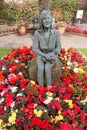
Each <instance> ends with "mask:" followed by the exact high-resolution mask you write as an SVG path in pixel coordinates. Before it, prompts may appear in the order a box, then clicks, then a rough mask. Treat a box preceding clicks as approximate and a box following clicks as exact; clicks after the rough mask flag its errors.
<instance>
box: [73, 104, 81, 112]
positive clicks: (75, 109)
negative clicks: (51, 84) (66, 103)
mask: <svg viewBox="0 0 87 130" xmlns="http://www.w3.org/2000/svg"><path fill="white" fill-rule="evenodd" d="M73 108H74V112H75V114H77V113H79V112H80V111H81V109H80V107H79V106H77V105H76V104H73Z"/></svg>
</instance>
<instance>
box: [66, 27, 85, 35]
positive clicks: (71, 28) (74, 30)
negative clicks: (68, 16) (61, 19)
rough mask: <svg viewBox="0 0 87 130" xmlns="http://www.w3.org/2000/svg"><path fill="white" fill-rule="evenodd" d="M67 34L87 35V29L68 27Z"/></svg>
mask: <svg viewBox="0 0 87 130" xmlns="http://www.w3.org/2000/svg"><path fill="white" fill-rule="evenodd" d="M66 32H73V33H79V34H85V35H86V34H87V29H81V28H78V27H74V26H67V27H66Z"/></svg>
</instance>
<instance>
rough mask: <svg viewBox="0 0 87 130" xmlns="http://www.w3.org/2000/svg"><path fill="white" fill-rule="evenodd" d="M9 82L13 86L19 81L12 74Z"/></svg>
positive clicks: (9, 76)
mask: <svg viewBox="0 0 87 130" xmlns="http://www.w3.org/2000/svg"><path fill="white" fill-rule="evenodd" d="M8 80H9V82H10V83H11V84H12V85H13V84H15V82H16V81H17V77H16V75H15V74H14V73H11V74H9V75H8Z"/></svg>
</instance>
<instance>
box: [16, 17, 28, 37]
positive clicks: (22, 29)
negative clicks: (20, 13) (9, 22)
mask: <svg viewBox="0 0 87 130" xmlns="http://www.w3.org/2000/svg"><path fill="white" fill-rule="evenodd" d="M17 26H18V32H19V34H21V35H24V34H26V30H27V22H25V21H24V20H23V19H22V18H21V19H19V21H18V22H17Z"/></svg>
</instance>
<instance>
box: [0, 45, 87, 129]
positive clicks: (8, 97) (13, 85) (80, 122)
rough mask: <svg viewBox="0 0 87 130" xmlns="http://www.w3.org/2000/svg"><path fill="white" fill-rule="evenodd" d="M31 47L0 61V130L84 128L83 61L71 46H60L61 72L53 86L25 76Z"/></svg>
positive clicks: (86, 77)
mask: <svg viewBox="0 0 87 130" xmlns="http://www.w3.org/2000/svg"><path fill="white" fill-rule="evenodd" d="M34 57H35V54H34V53H33V52H32V47H30V48H28V47H26V46H23V47H22V48H18V49H15V50H12V51H11V52H10V53H9V54H7V55H6V56H5V57H3V58H2V60H1V61H0V130H5V129H6V130H9V129H12V130H22V129H23V130H87V61H86V59H85V57H84V56H83V55H82V54H81V53H80V52H78V51H76V50H75V49H74V48H69V49H65V48H63V49H62V50H61V55H60V59H61V61H62V63H63V65H64V66H63V74H62V76H61V79H60V81H59V82H56V83H55V84H54V85H53V86H47V87H44V86H40V85H37V84H36V82H35V81H31V80H29V75H28V61H30V60H31V59H32V58H34Z"/></svg>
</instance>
